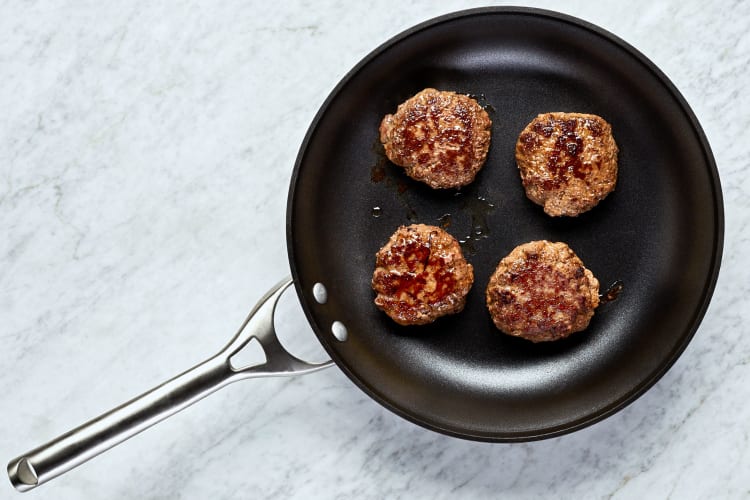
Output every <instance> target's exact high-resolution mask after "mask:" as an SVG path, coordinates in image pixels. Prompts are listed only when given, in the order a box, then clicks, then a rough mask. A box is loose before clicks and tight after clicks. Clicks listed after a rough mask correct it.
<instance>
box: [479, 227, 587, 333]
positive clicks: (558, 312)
mask: <svg viewBox="0 0 750 500" xmlns="http://www.w3.org/2000/svg"><path fill="white" fill-rule="evenodd" d="M486 299H487V308H488V309H489V311H490V315H491V316H492V321H493V322H494V323H495V326H497V328H499V329H500V330H502V331H503V332H504V333H507V334H508V335H513V336H515V337H522V338H525V339H528V340H531V341H532V342H542V341H550V340H558V339H562V338H565V337H567V336H568V335H570V334H572V333H575V332H580V331H581V330H584V329H585V328H586V327H587V326H588V324H589V321H590V320H591V317H592V316H593V315H594V309H596V307H597V306H598V305H599V281H598V280H597V279H596V278H595V277H594V275H593V274H592V273H591V271H589V270H588V269H586V268H585V267H584V265H583V262H581V259H579V258H578V256H577V255H576V254H575V253H574V252H573V250H571V249H570V247H569V246H568V245H566V244H565V243H550V242H549V241H532V242H530V243H525V244H523V245H519V246H517V247H516V248H514V249H513V251H512V252H510V254H508V256H507V257H505V258H504V259H502V260H501V261H500V264H498V266H497V269H496V270H495V273H494V274H493V275H492V277H491V278H490V282H489V285H487V295H486Z"/></svg>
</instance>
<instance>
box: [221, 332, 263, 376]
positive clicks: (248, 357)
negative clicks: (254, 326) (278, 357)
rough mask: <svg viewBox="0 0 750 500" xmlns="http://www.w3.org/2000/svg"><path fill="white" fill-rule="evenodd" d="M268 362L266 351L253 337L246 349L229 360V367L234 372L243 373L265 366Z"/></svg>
mask: <svg viewBox="0 0 750 500" xmlns="http://www.w3.org/2000/svg"><path fill="white" fill-rule="evenodd" d="M267 361H268V358H266V351H264V350H263V346H262V345H260V341H259V340H258V339H256V338H255V337H253V338H252V339H250V342H248V343H247V344H245V347H243V348H242V349H240V350H239V351H238V352H237V353H235V354H234V355H233V356H232V357H231V358H229V366H231V367H232V370H235V371H241V370H244V369H245V368H250V367H252V366H258V365H264V364H266V362H267Z"/></svg>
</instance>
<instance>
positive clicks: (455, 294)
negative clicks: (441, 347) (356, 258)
mask: <svg viewBox="0 0 750 500" xmlns="http://www.w3.org/2000/svg"><path fill="white" fill-rule="evenodd" d="M375 257H376V263H375V266H376V267H375V272H374V273H373V275H372V288H373V290H375V292H377V297H375V304H376V305H377V306H378V307H379V308H380V309H382V310H383V311H384V312H385V313H386V314H387V315H388V316H390V317H391V318H392V319H393V321H395V322H396V323H398V324H401V325H423V324H426V323H432V322H433V321H435V320H436V319H437V318H439V317H441V316H445V315H446V314H453V313H457V312H460V311H461V310H463V308H464V305H465V304H466V294H467V293H469V289H470V288H471V285H472V283H474V269H473V267H472V266H471V264H469V263H468V262H466V259H464V256H463V254H462V253H461V247H460V246H459V244H458V242H457V241H456V240H455V239H454V238H453V236H451V235H450V234H448V233H447V232H445V231H444V230H443V229H441V228H439V227H436V226H427V225H424V224H413V225H411V226H401V227H399V228H398V230H396V232H395V233H393V235H392V236H391V238H390V239H389V240H388V243H386V245H385V246H384V247H383V248H381V249H380V250H379V251H378V253H377V254H376V256H375Z"/></svg>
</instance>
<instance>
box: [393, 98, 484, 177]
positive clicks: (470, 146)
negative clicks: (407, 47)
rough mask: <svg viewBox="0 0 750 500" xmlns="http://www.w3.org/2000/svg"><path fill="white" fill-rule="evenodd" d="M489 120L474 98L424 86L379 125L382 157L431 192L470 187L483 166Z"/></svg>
mask: <svg viewBox="0 0 750 500" xmlns="http://www.w3.org/2000/svg"><path fill="white" fill-rule="evenodd" d="M491 126H492V121H491V120H490V117H489V115H488V114H487V112H486V111H485V110H484V109H483V108H482V107H481V106H480V105H479V104H478V103H477V102H476V101H475V100H474V99H472V98H470V97H468V96H466V95H462V94H457V93H455V92H447V91H442V92H441V91H438V90H435V89H431V88H427V89H424V90H423V91H421V92H419V93H418V94H417V95H415V96H414V97H412V98H411V99H408V100H407V101H406V102H404V103H403V104H401V105H399V106H398V109H397V110H396V113H395V114H392V115H386V116H385V118H383V121H382V122H381V124H380V142H382V143H383V146H384V148H385V154H386V156H388V159H389V160H391V161H392V162H393V163H395V164H396V165H399V166H401V167H404V169H405V170H406V174H407V175H408V176H409V177H411V178H413V179H416V180H418V181H422V182H424V183H426V184H427V185H429V186H430V187H432V188H435V189H445V188H457V187H461V186H465V185H467V184H470V183H471V182H472V181H473V180H474V177H475V176H476V174H477V172H479V170H480V169H481V168H482V165H484V161H485V159H486V158H487V151H488V150H489V147H490V127H491Z"/></svg>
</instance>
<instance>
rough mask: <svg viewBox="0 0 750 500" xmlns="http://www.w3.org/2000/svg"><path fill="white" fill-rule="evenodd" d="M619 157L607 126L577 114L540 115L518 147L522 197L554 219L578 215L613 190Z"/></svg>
mask: <svg viewBox="0 0 750 500" xmlns="http://www.w3.org/2000/svg"><path fill="white" fill-rule="evenodd" d="M617 154H618V148H617V144H616V143H615V139H614V137H612V127H611V126H610V125H609V123H607V122H606V121H605V120H604V119H603V118H601V117H599V116H596V115H587V114H581V113H544V114H541V115H539V116H537V117H536V118H534V120H532V122H531V123H529V124H528V125H527V126H526V128H525V129H524V130H523V132H521V134H520V135H519V137H518V142H517V143H516V161H517V163H518V169H519V170H520V173H521V180H522V182H523V186H524V188H525V189H526V196H527V197H528V198H529V199H530V200H532V201H533V202H534V203H537V204H539V205H542V206H543V207H544V211H545V212H546V213H547V214H548V215H552V216H559V215H567V216H576V215H578V214H580V213H583V212H586V211H588V210H590V209H592V208H593V207H594V206H596V205H597V204H598V203H599V202H600V201H601V200H603V199H604V198H605V197H606V196H607V195H608V194H609V193H610V192H612V190H614V188H615V184H616V182H617Z"/></svg>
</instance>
